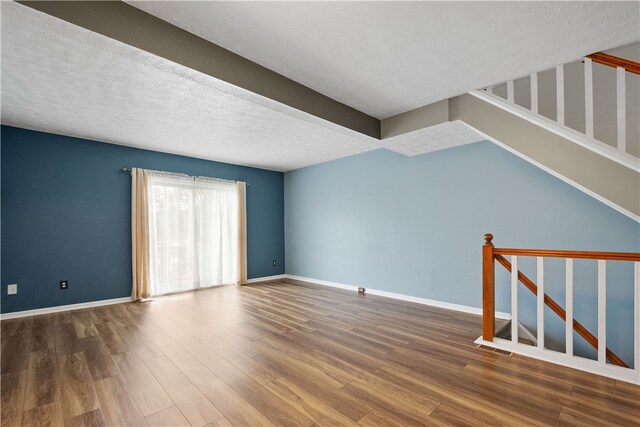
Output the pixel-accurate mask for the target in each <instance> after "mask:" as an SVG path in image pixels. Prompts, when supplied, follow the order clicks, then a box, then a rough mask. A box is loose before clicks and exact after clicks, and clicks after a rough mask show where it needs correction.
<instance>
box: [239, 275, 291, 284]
mask: <svg viewBox="0 0 640 427" xmlns="http://www.w3.org/2000/svg"><path fill="white" fill-rule="evenodd" d="M286 277H287V275H286V274H278V275H275V276H264V277H256V278H255V279H249V280H247V284H251V283H259V282H268V281H269V280H281V279H285V278H286Z"/></svg>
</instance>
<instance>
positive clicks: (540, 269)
mask: <svg viewBox="0 0 640 427" xmlns="http://www.w3.org/2000/svg"><path fill="white" fill-rule="evenodd" d="M537 270H538V271H537V277H536V281H537V284H538V348H539V349H540V350H544V258H542V257H538V269H537Z"/></svg>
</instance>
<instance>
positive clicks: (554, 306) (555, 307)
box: [495, 255, 629, 368]
mask: <svg viewBox="0 0 640 427" xmlns="http://www.w3.org/2000/svg"><path fill="white" fill-rule="evenodd" d="M495 258H496V261H498V262H499V263H500V264H501V265H502V266H503V267H504V268H506V269H507V270H508V271H509V272H511V263H510V262H509V261H507V260H506V259H505V257H503V256H502V255H495ZM518 280H519V281H520V282H521V283H522V284H523V285H525V286H526V287H527V289H529V290H530V291H531V292H533V294H534V295H538V286H537V285H536V284H535V283H533V281H532V280H531V279H529V278H528V277H527V276H525V275H524V274H522V272H520V270H518ZM544 303H545V305H546V306H547V307H549V308H550V309H551V311H553V312H554V313H555V314H557V315H558V316H559V317H560V318H561V319H562V320H564V321H565V322H566V321H567V312H566V311H565V310H564V308H562V307H561V306H560V305H559V304H558V303H557V302H555V301H554V300H553V299H552V298H551V297H550V296H549V295H547V294H546V293H545V294H544ZM573 330H575V331H576V332H577V333H578V335H580V336H581V337H582V338H584V340H585V341H586V342H588V343H589V344H591V346H592V347H593V348H595V349H596V350H597V349H598V338H596V337H595V336H594V335H593V334H592V333H591V332H589V331H588V330H587V328H585V327H584V326H582V324H581V323H580V322H578V321H577V320H576V319H573ZM607 359H609V361H610V362H611V363H613V364H614V365H618V366H622V367H625V368H628V367H629V366H627V364H626V363H624V361H623V360H622V359H620V358H619V357H618V356H617V355H616V354H615V353H614V352H612V351H611V350H609V349H608V348H607Z"/></svg>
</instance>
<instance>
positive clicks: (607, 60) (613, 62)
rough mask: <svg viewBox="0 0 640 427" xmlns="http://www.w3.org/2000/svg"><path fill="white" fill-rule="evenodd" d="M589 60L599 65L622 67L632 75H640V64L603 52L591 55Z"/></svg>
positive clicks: (588, 56)
mask: <svg viewBox="0 0 640 427" xmlns="http://www.w3.org/2000/svg"><path fill="white" fill-rule="evenodd" d="M587 58H589V59H591V60H592V61H593V62H597V63H598V64H602V65H607V66H609V67H614V68H617V67H622V68H624V69H625V70H627V71H628V72H630V73H633V74H638V75H640V62H636V61H632V60H630V59H625V58H620V57H617V56H613V55H609V54H608V53H603V52H596V53H592V54H591V55H587Z"/></svg>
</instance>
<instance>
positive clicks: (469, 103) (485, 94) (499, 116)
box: [449, 53, 640, 222]
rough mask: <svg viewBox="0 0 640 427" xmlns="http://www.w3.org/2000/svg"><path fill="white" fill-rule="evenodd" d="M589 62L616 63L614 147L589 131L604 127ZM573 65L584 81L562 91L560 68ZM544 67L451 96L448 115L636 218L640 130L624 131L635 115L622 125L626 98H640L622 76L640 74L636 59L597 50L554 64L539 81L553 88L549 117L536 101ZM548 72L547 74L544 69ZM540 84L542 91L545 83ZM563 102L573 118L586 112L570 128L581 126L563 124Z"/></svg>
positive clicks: (635, 120)
mask: <svg viewBox="0 0 640 427" xmlns="http://www.w3.org/2000/svg"><path fill="white" fill-rule="evenodd" d="M594 63H598V64H601V65H602V66H607V67H614V68H615V75H616V93H615V99H616V105H617V109H616V116H617V128H616V132H615V133H616V138H615V139H616V141H615V146H614V145H611V141H601V140H598V139H596V138H595V137H594V130H598V129H599V127H598V126H599V125H600V127H602V126H604V125H601V124H600V123H599V119H600V116H598V115H596V116H595V117H594V100H593V93H594V84H597V83H599V82H600V80H594V79H593V67H594V65H593V64H594ZM576 66H581V67H582V68H583V69H584V70H583V73H584V85H583V88H582V90H579V92H580V93H578V94H576V93H573V92H575V91H576V90H577V89H576V87H575V86H576V85H575V84H573V85H571V88H572V92H571V93H568V92H567V91H565V82H566V81H567V80H566V78H565V69H571V70H573V72H575V70H576ZM543 73H544V71H543V72H540V73H534V74H532V75H530V76H526V77H525V78H522V79H515V80H510V81H508V82H506V83H503V84H500V85H495V86H492V87H487V88H483V89H481V90H476V91H472V92H470V93H468V94H465V95H462V96H458V97H456V98H452V99H450V100H449V120H450V121H453V120H461V121H462V122H464V123H465V124H467V125H468V126H470V127H472V128H473V129H474V130H475V131H476V132H478V133H480V134H481V135H483V136H484V137H486V138H487V139H489V140H491V141H493V142H494V143H496V144H498V145H500V146H501V147H503V148H505V149H507V150H509V151H511V152H512V153H514V154H516V155H518V156H520V157H522V158H524V159H526V160H528V161H529V162H531V163H533V164H535V165H536V166H538V167H540V168H542V169H544V170H546V171H547V172H549V173H551V174H553V175H554V176H556V177H558V178H560V179H562V180H564V181H565V182H567V183H569V184H571V185H573V186H574V187H576V188H578V189H580V190H582V191H584V192H585V193H587V194H589V195H591V196H592V197H594V198H596V199H598V200H600V201H601V202H603V203H605V204H607V205H608V206H610V207H612V208H614V209H616V210H618V211H619V212H621V213H623V214H625V215H627V216H629V217H630V218H632V219H634V220H636V221H639V222H640V158H639V157H638V155H639V153H640V141H638V132H635V133H633V138H631V137H630V135H629V132H627V129H629V128H630V126H631V125H634V126H639V125H638V122H639V121H640V120H639V119H638V117H630V118H629V119H630V122H629V126H627V118H628V114H627V108H626V107H627V104H628V102H627V101H628V100H629V99H630V98H632V97H635V98H637V97H638V96H639V95H638V93H635V91H632V90H631V88H630V87H629V85H627V84H626V82H627V80H629V81H631V82H634V80H631V79H632V78H637V77H635V76H636V75H640V63H638V62H634V61H630V60H626V59H622V58H618V57H615V56H611V55H607V54H604V53H595V54H592V55H589V56H587V57H585V58H583V59H582V60H581V61H577V62H575V63H569V64H562V65H558V66H557V67H556V68H555V73H554V74H555V82H554V81H551V82H549V81H548V79H546V80H545V82H546V83H547V84H553V85H554V86H555V88H554V90H555V92H556V97H555V98H556V99H555V101H556V106H555V116H554V117H553V118H549V116H550V115H551V114H549V113H548V112H545V114H546V115H543V114H541V111H540V109H539V105H538V94H539V93H542V91H543V89H544V88H543V87H542V85H541V82H539V79H538V76H539V75H543ZM546 75H547V76H548V75H549V74H548V72H547V74H546ZM572 75H573V74H572ZM596 87H597V86H596ZM518 90H519V91H520V92H522V91H526V92H527V95H528V96H527V99H526V100H525V101H524V102H523V101H522V100H520V102H518V103H517V102H516V100H518V98H522V96H520V97H518V94H519V93H520V92H518ZM545 90H546V93H548V90H549V89H548V88H546V89H545ZM505 92H506V93H505ZM599 92H601V91H599ZM568 95H571V97H569V96H568ZM613 95H614V94H611V96H612V97H613ZM582 97H583V98H584V105H581V106H577V105H576V102H566V100H568V99H571V100H574V99H576V98H577V99H580V98H582ZM634 102H635V101H634ZM569 107H571V108H572V109H580V112H579V113H576V112H575V111H572V112H571V115H570V116H571V117H573V118H574V120H573V121H575V117H577V116H579V115H580V114H584V127H583V128H581V127H580V126H575V124H574V128H580V130H576V129H574V128H572V127H569V126H568V125H567V121H566V119H565V117H567V115H568V112H569V110H568V109H569ZM595 134H596V135H597V134H598V132H595ZM600 134H602V132H600ZM608 139H611V138H608Z"/></svg>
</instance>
